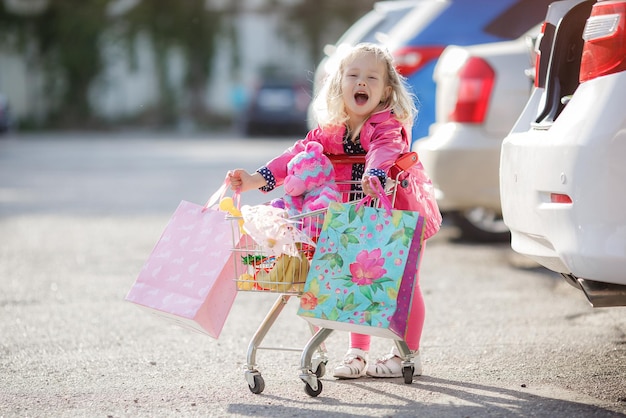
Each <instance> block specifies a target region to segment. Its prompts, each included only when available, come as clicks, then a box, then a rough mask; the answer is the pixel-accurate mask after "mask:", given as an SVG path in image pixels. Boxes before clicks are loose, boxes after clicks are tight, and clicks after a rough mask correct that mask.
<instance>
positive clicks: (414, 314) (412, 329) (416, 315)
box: [350, 243, 426, 351]
mask: <svg viewBox="0 0 626 418" xmlns="http://www.w3.org/2000/svg"><path fill="white" fill-rule="evenodd" d="M425 247H426V243H423V244H422V249H421V251H420V257H419V260H420V261H419V264H418V266H417V271H416V272H415V285H414V286H413V300H412V301H411V311H410V312H409V317H408V319H407V321H408V327H407V331H406V337H405V342H406V344H407V345H408V346H409V350H411V351H416V350H419V348H420V339H421V338H422V330H423V329H424V318H425V314H426V307H425V306H424V297H423V296H422V291H421V289H420V285H419V271H420V266H421V264H422V257H423V256H424V248H425ZM370 339H371V337H370V336H369V335H367V334H356V333H354V332H351V333H350V348H360V349H361V350H363V351H369V350H370Z"/></svg>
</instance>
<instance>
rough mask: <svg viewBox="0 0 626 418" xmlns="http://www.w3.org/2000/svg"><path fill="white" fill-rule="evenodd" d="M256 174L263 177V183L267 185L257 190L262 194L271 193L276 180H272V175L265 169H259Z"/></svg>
mask: <svg viewBox="0 0 626 418" xmlns="http://www.w3.org/2000/svg"><path fill="white" fill-rule="evenodd" d="M257 173H259V174H260V175H262V176H263V178H264V179H265V182H266V183H267V184H266V185H265V186H263V187H260V188H259V190H262V191H264V192H271V191H272V190H274V188H275V187H276V179H275V178H274V174H272V172H271V171H270V169H269V168H267V167H261V168H259V169H258V170H257Z"/></svg>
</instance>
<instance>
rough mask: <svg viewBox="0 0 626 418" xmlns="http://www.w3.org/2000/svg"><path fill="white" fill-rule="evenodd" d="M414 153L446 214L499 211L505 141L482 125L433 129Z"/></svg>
mask: <svg viewBox="0 0 626 418" xmlns="http://www.w3.org/2000/svg"><path fill="white" fill-rule="evenodd" d="M431 132H432V135H431V136H430V137H428V138H424V139H422V140H420V141H417V142H416V143H415V144H414V147H413V148H414V149H415V150H416V151H417V152H418V155H419V159H420V161H421V162H422V164H423V165H424V168H425V169H426V172H427V173H428V175H429V176H430V178H431V179H432V181H433V184H434V185H435V188H436V191H437V199H438V203H439V207H440V208H441V210H443V211H451V210H465V209H469V208H473V207H485V208H489V209H493V210H496V211H498V212H499V211H500V188H499V180H498V166H499V162H500V145H501V141H502V138H501V137H500V138H495V137H493V136H490V135H489V134H487V133H486V132H485V130H484V129H483V128H482V127H481V126H479V125H471V124H461V123H452V122H449V123H444V124H439V125H433V127H432V129H431Z"/></svg>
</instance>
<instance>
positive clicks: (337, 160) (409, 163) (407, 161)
mask: <svg viewBox="0 0 626 418" xmlns="http://www.w3.org/2000/svg"><path fill="white" fill-rule="evenodd" d="M325 155H326V156H327V157H328V158H329V159H330V161H331V162H332V163H333V165H335V164H364V163H365V154H342V155H333V154H325ZM418 161H419V158H418V157H417V152H415V151H412V152H407V153H406V154H402V155H401V156H400V157H399V158H398V159H397V160H396V162H395V163H394V166H395V167H396V168H398V169H399V170H400V171H406V170H408V169H409V168H411V167H413V166H414V165H415V164H417V162H418Z"/></svg>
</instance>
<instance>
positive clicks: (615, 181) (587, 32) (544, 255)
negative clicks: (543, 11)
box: [500, 0, 626, 307]
mask: <svg viewBox="0 0 626 418" xmlns="http://www.w3.org/2000/svg"><path fill="white" fill-rule="evenodd" d="M590 15H591V16H590ZM537 48H538V50H537V52H538V54H539V60H538V61H537V68H536V81H535V86H536V87H535V88H534V90H533V93H532V95H531V97H530V100H529V102H528V104H527V106H526V108H525V110H524V112H523V113H522V114H521V116H520V118H519V120H518V121H517V123H516V124H515V126H514V127H513V129H512V131H511V132H510V134H509V135H508V136H507V137H506V139H505V140H504V142H503V145H502V154H501V162H500V194H501V200H502V210H503V217H504V222H505V223H506V225H507V226H508V227H509V228H510V231H511V246H512V248H513V249H514V250H515V251H516V252H518V253H521V254H524V255H527V256H528V257H530V258H532V259H533V260H535V261H537V262H538V263H540V264H542V265H543V266H545V267H547V268H548V269H550V270H553V271H555V272H558V273H561V275H562V276H563V277H564V278H565V279H566V280H567V281H568V282H569V283H570V284H572V285H574V286H575V287H577V288H579V289H581V290H582V291H583V292H584V294H585V295H586V296H587V298H588V300H589V302H590V303H591V304H592V305H593V306H594V307H601V306H624V305H626V164H625V163H624V156H625V155H626V112H625V111H624V109H626V1H625V0H621V1H617V0H614V1H603V0H600V1H597V2H596V1H595V0H593V1H592V0H586V1H584V0H565V1H559V2H555V3H553V4H552V5H551V6H550V8H549V10H548V14H547V17H546V23H545V24H544V27H543V32H542V36H541V37H540V40H539V41H538V43H537Z"/></svg>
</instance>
